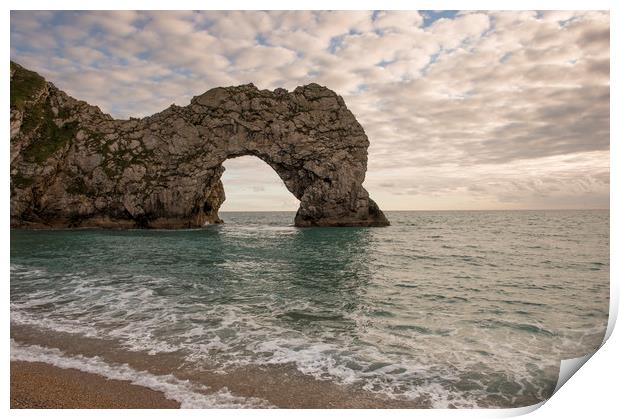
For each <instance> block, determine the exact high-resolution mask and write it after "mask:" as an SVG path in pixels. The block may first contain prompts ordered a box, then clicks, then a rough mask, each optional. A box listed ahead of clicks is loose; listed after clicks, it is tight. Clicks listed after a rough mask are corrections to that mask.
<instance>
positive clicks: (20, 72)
mask: <svg viewBox="0 0 620 419" xmlns="http://www.w3.org/2000/svg"><path fill="white" fill-rule="evenodd" d="M11 71H14V73H13V77H12V78H11V109H20V110H21V109H23V107H24V102H27V101H29V100H32V99H34V98H35V97H36V93H37V92H39V91H40V90H41V89H42V88H43V87H44V86H45V79H44V78H43V77H41V76H39V75H38V74H37V73H35V72H34V71H30V70H26V69H25V68H24V67H22V66H20V65H19V64H15V63H14V62H13V61H11Z"/></svg>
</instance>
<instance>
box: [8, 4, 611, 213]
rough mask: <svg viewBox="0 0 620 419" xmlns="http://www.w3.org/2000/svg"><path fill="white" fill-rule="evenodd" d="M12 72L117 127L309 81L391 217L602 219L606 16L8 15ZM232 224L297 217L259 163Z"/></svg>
mask: <svg viewBox="0 0 620 419" xmlns="http://www.w3.org/2000/svg"><path fill="white" fill-rule="evenodd" d="M11 58H12V60H14V61H16V62H18V63H20V64H22V65H24V66H26V67H28V68H30V69H33V70H35V71H37V72H39V73H40V74H42V75H43V76H45V77H46V78H47V79H48V80H50V81H52V82H53V83H54V84H56V86H58V87H59V88H61V89H63V90H65V91H66V92H67V93H69V94H70V95H72V96H74V97H76V98H79V99H84V100H86V101H88V102H90V103H92V104H96V105H98V106H100V107H101V109H102V110H103V111H104V112H108V113H110V114H111V115H112V116H114V117H117V118H128V117H129V116H137V117H139V116H146V115H149V114H152V113H155V112H158V111H160V110H162V109H164V108H166V107H168V106H169V105H170V104H172V103H176V104H177V105H186V104H188V103H189V101H190V99H191V98H192V96H195V95H198V94H201V93H203V92H204V91H206V90H208V89H210V88H212V87H216V86H227V85H238V84H243V83H249V82H252V83H254V84H255V85H256V86H258V87H259V88H261V89H274V88H276V87H284V88H286V89H289V90H292V89H294V88H295V87H296V86H298V85H303V84H307V83H310V82H316V83H319V84H322V85H325V86H327V87H329V88H331V89H333V90H335V91H336V92H337V93H338V94H340V95H342V96H343V98H344V99H345V101H346V103H347V106H348V107H349V109H351V111H352V112H353V113H354V114H355V116H356V117H357V119H358V121H359V122H360V123H361V124H362V126H363V127H364V129H365V130H366V134H367V135H368V137H369V139H370V144H371V145H370V149H369V163H368V172H367V175H366V181H365V183H364V184H365V186H366V188H367V189H368V190H369V192H370V194H371V196H372V197H373V198H374V199H375V200H376V201H377V202H378V203H379V205H380V206H381V207H382V208H384V209H388V210H389V209H393V210H396V209H419V210H425V209H521V208H532V209H537V208H608V207H609V14H608V13H605V12H565V11H563V12H523V11H521V12H490V13H487V12H439V11H432V12H424V11H422V12H415V11H409V12H381V11H368V12H363V11H362V12H360V11H358V12H314V11H313V12H310V11H307V12H306V11H300V12H258V11H251V12H238V11H235V12H212V11H208V12H189V11H188V12H128V11H122V12H33V11H24V12H11ZM224 165H225V167H226V169H227V171H226V173H225V175H224V187H225V189H226V194H227V197H228V198H227V202H226V203H225V204H224V206H223V208H222V209H223V210H270V209H271V210H295V209H296V208H297V204H296V200H295V199H294V198H293V197H292V195H291V194H290V193H289V192H288V191H287V190H286V189H285V187H284V185H283V183H282V181H281V180H280V179H279V178H278V177H277V175H276V174H275V173H274V172H273V171H272V170H271V169H270V168H269V166H267V165H266V164H265V163H263V162H262V161H260V160H258V159H257V158H254V157H242V158H238V159H234V160H229V161H227V162H226V163H225V164H224Z"/></svg>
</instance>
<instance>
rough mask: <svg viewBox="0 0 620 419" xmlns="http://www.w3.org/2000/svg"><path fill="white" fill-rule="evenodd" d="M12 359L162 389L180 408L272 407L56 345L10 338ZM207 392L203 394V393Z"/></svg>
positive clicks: (257, 401) (261, 401)
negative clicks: (70, 353) (70, 352)
mask: <svg viewBox="0 0 620 419" xmlns="http://www.w3.org/2000/svg"><path fill="white" fill-rule="evenodd" d="M11 360H12V361H27V362H45V363H47V364H51V365H54V366H56V367H59V368H65V369H68V368H73V369H77V370H80V371H84V372H87V373H91V374H97V375H101V376H103V377H106V378H109V379H113V380H125V381H129V382H131V383H132V384H136V385H139V386H142V387H147V388H150V389H152V390H155V391H160V392H162V393H163V394H164V395H165V397H166V398H168V399H171V400H176V401H178V402H179V403H180V404H181V407H182V408H193V409H204V408H218V409H226V408H236V409H239V408H268V407H273V406H271V405H270V404H269V403H268V402H266V401H265V400H261V399H258V398H247V397H239V396H235V395H233V394H231V393H230V392H229V391H228V390H227V389H226V388H223V389H220V390H218V391H217V392H209V388H208V387H207V386H204V385H199V384H196V383H191V382H189V381H188V380H179V379H178V378H176V377H175V376H173V375H171V374H168V375H154V374H151V373H148V372H145V371H137V370H135V369H133V368H131V367H130V366H128V365H127V364H110V363H107V362H105V361H103V360H102V359H101V358H99V357H84V356H81V355H78V356H67V355H66V354H64V353H63V352H61V351H60V350H58V349H56V348H45V347H42V346H38V345H22V344H20V343H17V342H15V340H13V339H11ZM205 393H206V394H205Z"/></svg>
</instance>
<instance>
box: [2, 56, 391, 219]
mask: <svg viewBox="0 0 620 419" xmlns="http://www.w3.org/2000/svg"><path fill="white" fill-rule="evenodd" d="M368 145H369V142H368V138H367V136H366V134H365V133H364V129H363V128H362V126H361V125H360V124H359V123H358V122H357V120H356V119H355V117H354V116H353V114H352V113H351V111H349V109H347V107H346V105H345V103H344V100H343V99H342V97H340V96H338V95H337V94H336V93H334V92H333V91H331V90H329V89H328V88H326V87H323V86H319V85H318V84H314V83H313V84H309V85H306V86H300V87H297V88H296V89H295V90H294V91H292V92H288V91H287V90H285V89H275V90H274V91H269V90H259V89H258V88H256V87H255V86H254V85H252V84H248V85H242V86H235V87H218V88H214V89H211V90H209V91H207V92H206V93H204V94H202V95H200V96H196V97H194V98H193V99H192V100H191V103H190V104H189V105H188V106H183V107H181V106H176V105H172V106H170V107H169V108H167V109H165V110H163V111H162V112H159V113H157V114H154V115H152V116H148V117H145V118H140V119H136V118H130V119H128V120H119V119H114V118H112V117H111V116H110V115H108V114H105V113H103V112H102V111H101V110H100V109H99V108H98V107H96V106H92V105H89V104H88V103H86V102H84V101H80V100H76V99H74V98H72V97H70V96H69V95H67V94H66V93H64V92H63V91H61V90H59V89H58V88H56V87H55V86H54V85H53V84H52V83H49V82H47V81H46V80H45V79H44V78H43V77H41V76H40V75H38V74H37V73H35V72H32V71H29V70H27V69H25V68H23V67H22V66H20V65H18V64H16V63H13V62H11V226H12V227H18V228H19V227H36V228H46V227H48V228H55V227H69V228H72V227H110V228H136V227H138V228H149V227H150V228H187V227H201V226H203V225H205V224H206V223H218V222H221V221H220V218H219V216H218V209H219V207H220V205H221V204H222V202H224V199H225V194H224V187H223V185H222V182H221V176H222V173H223V172H224V168H223V166H222V163H224V161H226V159H229V158H234V157H239V156H245V155H251V156H256V157H258V158H260V159H262V160H263V161H265V162H266V163H267V164H269V166H271V167H272V168H273V169H274V170H275V171H276V173H278V175H279V176H280V178H281V179H282V180H283V181H284V184H285V185H286V187H287V188H288V190H289V191H290V192H291V193H292V194H293V195H294V196H295V197H296V198H297V199H299V201H300V206H299V209H298V211H297V214H296V216H295V225H296V226H300V227H305V226H386V225H389V222H388V220H387V218H386V217H385V215H384V214H383V212H382V211H381V210H380V209H379V207H378V206H377V204H376V203H375V202H374V201H373V200H372V199H370V197H369V196H368V192H367V191H366V190H365V189H364V187H363V186H362V182H363V181H364V177H365V174H366V165H367V160H368Z"/></svg>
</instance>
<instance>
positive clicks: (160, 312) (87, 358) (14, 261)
mask: <svg viewBox="0 0 620 419" xmlns="http://www.w3.org/2000/svg"><path fill="white" fill-rule="evenodd" d="M386 215H387V217H388V218H389V220H390V221H391V226H389V227H382V228H355V227H337V228H334V227H331V228H330V227H327V228H322V227H313V228H297V227H294V226H293V218H294V213H292V212H229V213H222V214H221V217H222V218H223V219H224V221H225V223H224V224H221V225H210V226H207V227H204V228H201V229H192V230H54V231H44V230H39V231H34V230H11V239H10V243H11V246H10V252H11V257H10V263H11V273H10V290H11V295H10V306H11V309H10V311H11V314H10V316H11V360H14V361H32V362H36V361H40V362H47V363H50V364H53V365H56V366H59V367H61V368H76V369H79V370H82V371H86V372H90V373H96V374H100V375H103V376H105V377H108V378H114V379H120V380H128V381H130V382H132V383H135V384H139V385H142V386H146V387H149V388H152V389H154V390H158V391H162V392H163V393H164V394H165V395H166V397H168V398H171V399H174V400H177V401H179V402H180V403H181V406H182V407H184V408H227V407H231V408H248V407H249V408H262V407H267V408H268V407H421V408H476V407H482V408H485V407H501V408H506V407H522V406H528V405H532V404H536V403H538V402H540V401H543V400H546V399H547V398H549V397H550V396H551V395H552V393H553V390H554V388H555V386H556V382H557V379H558V372H559V367H560V361H561V360H562V359H568V358H575V357H580V356H583V355H586V354H589V353H592V352H594V351H595V350H596V349H597V348H598V347H599V346H600V345H601V343H602V340H603V337H604V335H605V330H606V327H607V319H608V310H609V279H610V278H609V211H608V210H584V211H569V210H561V211H560V210H558V211H551V210H549V211H402V212H398V211H392V212H386Z"/></svg>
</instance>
